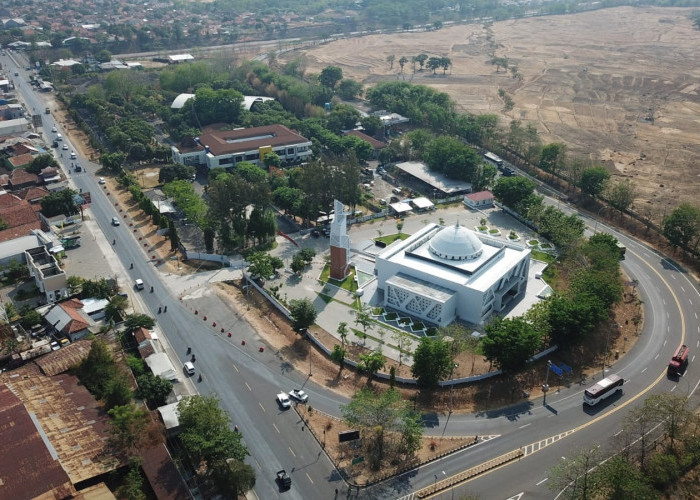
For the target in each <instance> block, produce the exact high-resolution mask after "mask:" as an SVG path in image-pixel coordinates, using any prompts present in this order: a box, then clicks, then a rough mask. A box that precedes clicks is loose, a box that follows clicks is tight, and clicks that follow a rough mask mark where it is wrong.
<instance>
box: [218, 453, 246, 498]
mask: <svg viewBox="0 0 700 500" xmlns="http://www.w3.org/2000/svg"><path fill="white" fill-rule="evenodd" d="M212 476H213V480H214V484H216V486H217V489H218V492H219V493H221V494H223V495H225V496H227V497H228V498H240V497H241V496H243V495H245V494H246V493H247V492H248V491H250V490H252V489H253V487H255V479H256V478H255V470H254V469H253V467H252V466H250V465H248V464H247V463H245V462H243V461H241V460H236V459H229V460H227V461H226V463H225V464H220V465H217V467H216V468H215V469H214V473H213V475H212Z"/></svg>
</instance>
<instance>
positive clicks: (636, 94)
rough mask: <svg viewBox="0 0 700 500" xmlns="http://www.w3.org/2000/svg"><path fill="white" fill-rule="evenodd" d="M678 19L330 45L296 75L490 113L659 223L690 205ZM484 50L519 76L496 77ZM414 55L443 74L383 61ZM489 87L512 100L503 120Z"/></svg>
mask: <svg viewBox="0 0 700 500" xmlns="http://www.w3.org/2000/svg"><path fill="white" fill-rule="evenodd" d="M689 12H690V11H689V10H688V9H675V8H632V7H621V8H615V9H606V10H599V11H595V12H588V13H582V14H576V15H567V16H549V17H539V18H530V19H519V20H513V21H503V22H498V23H495V24H493V25H492V26H490V27H485V26H483V25H476V24H474V25H462V26H454V27H449V28H444V29H442V30H439V31H435V32H426V33H405V34H394V35H375V36H367V37H362V38H353V39H347V40H340V41H336V42H332V43H329V44H326V45H321V46H318V47H315V48H313V49H309V50H306V51H305V54H306V57H307V59H308V65H307V72H319V71H320V70H321V69H322V68H323V67H325V66H327V65H329V64H334V65H338V66H340V67H342V69H343V74H344V75H345V76H346V77H351V78H354V79H356V80H358V81H361V82H363V83H364V84H365V85H366V86H371V85H373V84H375V83H377V82H380V81H386V80H395V79H406V80H408V81H412V82H413V83H417V84H425V85H429V86H431V87H433V88H435V89H437V90H440V91H443V92H446V93H448V94H450V95H451V96H452V98H453V99H454V101H455V102H456V103H457V105H458V106H459V108H461V109H463V110H465V111H468V112H471V113H477V114H478V113H495V114H498V115H500V116H501V118H502V124H503V125H504V126H507V124H508V123H509V122H510V120H512V119H518V120H523V121H529V122H533V123H535V124H536V125H537V128H538V131H539V133H540V134H541V137H542V138H543V141H544V142H545V143H550V142H559V141H561V142H565V143H566V144H568V146H569V151H570V154H571V155H575V156H579V157H585V158H590V159H591V160H593V161H596V162H599V163H600V164H603V165H605V166H606V167H608V168H609V169H610V171H611V173H613V175H614V176H616V177H617V178H620V177H626V178H631V179H632V180H634V181H635V182H636V184H637V186H638V189H639V199H638V200H637V201H636V203H635V208H636V209H637V210H638V211H639V212H641V213H645V214H646V213H650V214H653V219H655V220H660V219H661V218H662V217H663V215H664V214H666V213H667V212H668V211H669V210H670V209H673V208H674V207H675V206H676V205H677V204H678V203H679V202H680V201H690V202H696V203H697V199H698V198H697V193H696V191H695V190H696V189H697V188H698V186H699V185H700V50H698V47H700V31H699V30H694V29H693V27H692V25H691V23H690V21H689V20H688V19H687V15H688V13H689ZM494 48H495V54H496V56H498V57H506V58H508V60H509V62H510V64H511V65H513V64H516V65H517V67H518V72H519V73H520V75H521V76H522V79H515V78H513V77H512V75H511V73H510V72H507V71H504V70H503V69H501V70H500V71H496V67H495V66H493V65H491V64H490V63H489V60H490V57H489V53H490V52H492V51H493V50H494ZM420 53H426V54H428V55H436V56H447V57H449V58H450V59H451V60H452V64H453V66H452V68H451V69H450V70H448V71H447V74H446V75H442V74H441V73H442V70H438V74H437V75H432V74H431V72H430V71H428V70H425V71H423V72H420V71H418V72H416V73H415V74H414V73H413V71H412V70H411V68H410V63H409V64H407V65H406V67H405V68H404V73H403V74H400V73H399V65H398V63H397V62H395V63H394V68H393V69H390V68H389V66H388V65H387V62H386V57H387V56H388V55H392V54H393V55H395V58H396V61H398V60H399V58H400V57H401V56H404V55H405V56H407V57H408V58H409V59H410V58H411V56H414V55H417V54H420ZM296 55H297V54H294V53H290V54H286V55H285V56H284V57H280V60H282V59H286V60H288V59H291V58H292V57H295V56H296ZM499 89H503V90H505V91H506V92H507V93H508V95H510V96H511V97H512V99H513V100H514V103H515V106H514V108H513V109H512V110H511V111H510V112H508V113H504V112H503V111H502V109H503V101H502V100H501V99H500V98H499V95H498V91H499ZM650 114H653V116H654V120H653V122H652V121H650V120H649V119H648V118H649V116H650ZM650 211H651V212H650Z"/></svg>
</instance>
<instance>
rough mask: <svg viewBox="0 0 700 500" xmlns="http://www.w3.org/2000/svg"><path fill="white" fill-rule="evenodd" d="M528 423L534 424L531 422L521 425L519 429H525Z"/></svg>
mask: <svg viewBox="0 0 700 500" xmlns="http://www.w3.org/2000/svg"><path fill="white" fill-rule="evenodd" d="M528 425H532V423H530V424H525V425H521V426H520V427H518V429H524V428H525V427H527V426H528Z"/></svg>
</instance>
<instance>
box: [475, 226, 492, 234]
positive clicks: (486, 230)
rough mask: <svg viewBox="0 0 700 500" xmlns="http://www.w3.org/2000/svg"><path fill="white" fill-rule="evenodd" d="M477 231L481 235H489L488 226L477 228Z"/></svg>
mask: <svg viewBox="0 0 700 500" xmlns="http://www.w3.org/2000/svg"><path fill="white" fill-rule="evenodd" d="M475 229H476V230H477V231H479V232H480V233H487V232H488V230H489V227H488V226H475Z"/></svg>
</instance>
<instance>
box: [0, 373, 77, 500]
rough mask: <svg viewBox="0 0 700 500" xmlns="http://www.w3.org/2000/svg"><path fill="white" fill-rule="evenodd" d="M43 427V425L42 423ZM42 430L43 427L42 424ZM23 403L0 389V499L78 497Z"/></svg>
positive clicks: (7, 391)
mask: <svg viewBox="0 0 700 500" xmlns="http://www.w3.org/2000/svg"><path fill="white" fill-rule="evenodd" d="M39 424H40V425H41V422H39ZM42 427H43V425H42ZM43 432H44V431H43V430H42V429H41V428H37V426H36V425H35V423H34V421H33V420H32V418H31V416H30V415H29V412H28V410H27V408H25V406H24V405H23V404H22V400H21V399H20V398H19V397H17V396H16V395H15V394H13V391H12V390H10V388H9V387H8V386H7V385H5V384H2V385H1V386H0V442H1V443H2V453H0V497H1V498H35V497H37V496H40V495H47V496H48V497H49V498H67V497H68V496H69V495H72V494H75V489H74V488H73V486H72V485H71V482H70V480H69V478H68V474H66V472H65V471H64V470H63V468H62V467H61V464H60V463H59V461H58V460H56V459H55V458H54V457H52V456H51V453H50V451H49V450H50V446H51V445H50V444H48V443H46V442H45V441H44V436H42V433H43Z"/></svg>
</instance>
